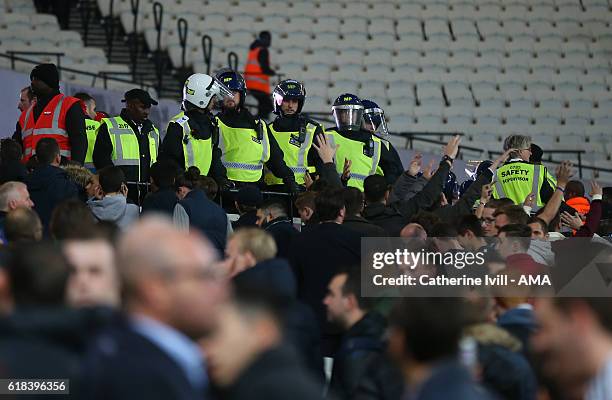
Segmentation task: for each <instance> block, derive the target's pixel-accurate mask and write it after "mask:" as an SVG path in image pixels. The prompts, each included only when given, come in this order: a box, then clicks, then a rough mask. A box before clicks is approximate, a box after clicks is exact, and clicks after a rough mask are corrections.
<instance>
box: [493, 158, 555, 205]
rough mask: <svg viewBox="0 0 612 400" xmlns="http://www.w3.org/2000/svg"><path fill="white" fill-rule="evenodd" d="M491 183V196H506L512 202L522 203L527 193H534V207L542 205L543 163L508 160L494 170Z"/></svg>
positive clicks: (544, 175) (544, 176)
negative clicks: (493, 178) (492, 183)
mask: <svg viewBox="0 0 612 400" xmlns="http://www.w3.org/2000/svg"><path fill="white" fill-rule="evenodd" d="M495 175H496V179H495V184H494V185H493V198H495V199H500V198H504V197H507V198H509V199H511V200H512V201H513V202H514V204H523V202H524V201H525V198H527V196H528V195H529V194H534V195H535V201H536V203H535V204H536V206H537V207H536V208H540V207H542V206H543V205H544V203H543V201H542V198H541V197H540V189H541V188H542V185H543V183H544V179H545V178H546V176H547V173H546V168H545V167H544V166H543V165H534V164H530V163H527V162H522V161H517V162H509V163H507V164H505V165H503V166H501V167H500V168H498V169H497V172H496V174H495Z"/></svg>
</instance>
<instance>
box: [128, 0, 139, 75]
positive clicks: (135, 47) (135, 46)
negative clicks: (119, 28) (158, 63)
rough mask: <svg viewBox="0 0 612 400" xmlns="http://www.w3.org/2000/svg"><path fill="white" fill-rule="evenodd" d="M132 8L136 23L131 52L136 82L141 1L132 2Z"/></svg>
mask: <svg viewBox="0 0 612 400" xmlns="http://www.w3.org/2000/svg"><path fill="white" fill-rule="evenodd" d="M130 6H131V10H132V16H133V17H134V22H133V25H132V34H131V40H130V42H131V43H130V44H131V48H132V51H131V52H130V56H131V60H132V78H133V79H134V81H135V80H136V65H137V63H138V8H139V7H140V0H130Z"/></svg>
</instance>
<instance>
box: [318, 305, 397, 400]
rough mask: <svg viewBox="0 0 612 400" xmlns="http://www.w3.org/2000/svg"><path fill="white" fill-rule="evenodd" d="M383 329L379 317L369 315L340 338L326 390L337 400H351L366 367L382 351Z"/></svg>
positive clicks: (383, 322) (374, 314) (376, 314)
mask: <svg viewBox="0 0 612 400" xmlns="http://www.w3.org/2000/svg"><path fill="white" fill-rule="evenodd" d="M385 327H386V322H385V319H384V317H383V316H382V315H380V314H378V313H376V312H369V313H367V314H366V315H365V316H364V317H363V318H362V319H361V320H359V321H358V322H357V323H356V324H355V325H353V326H352V327H351V328H350V329H349V330H348V331H347V332H346V334H344V336H343V337H342V341H341V343H340V349H339V350H338V352H337V354H336V356H335V357H334V366H333V370H332V377H331V383H330V390H331V392H332V393H333V394H335V395H336V396H337V397H338V399H347V400H350V399H352V398H353V397H354V392H355V390H356V389H357V387H358V386H359V384H360V382H361V381H362V380H363V379H368V377H367V376H366V371H367V368H368V365H369V364H370V363H371V362H373V360H374V359H375V358H376V357H378V356H379V355H380V354H383V353H384V352H385V343H384V342H383V340H382V336H383V334H384V333H385Z"/></svg>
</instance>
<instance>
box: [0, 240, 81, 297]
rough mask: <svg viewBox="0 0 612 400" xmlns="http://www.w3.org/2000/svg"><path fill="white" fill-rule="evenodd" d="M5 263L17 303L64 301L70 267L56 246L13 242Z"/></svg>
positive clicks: (48, 243)
mask: <svg viewBox="0 0 612 400" xmlns="http://www.w3.org/2000/svg"><path fill="white" fill-rule="evenodd" d="M6 267H7V268H6V269H7V272H8V277H9V282H10V288H11V292H12V295H13V299H14V301H15V304H16V305H17V306H18V307H22V306H61V305H63V303H64V298H65V291H66V284H67V282H68V277H69V275H70V270H69V268H68V263H67V262H66V259H65V257H64V255H63V253H62V251H61V249H60V248H59V247H58V246H56V245H54V244H52V243H50V242H30V243H23V244H19V243H18V244H15V245H14V246H13V247H12V248H11V251H10V252H9V257H8V262H7V264H6ZM41 267H44V268H41Z"/></svg>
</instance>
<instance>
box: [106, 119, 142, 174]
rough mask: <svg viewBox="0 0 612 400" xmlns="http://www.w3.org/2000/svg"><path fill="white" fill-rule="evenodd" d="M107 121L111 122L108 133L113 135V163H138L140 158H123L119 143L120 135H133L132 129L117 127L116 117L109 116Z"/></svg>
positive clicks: (121, 147)
mask: <svg viewBox="0 0 612 400" xmlns="http://www.w3.org/2000/svg"><path fill="white" fill-rule="evenodd" d="M108 121H109V122H110V123H111V125H112V126H111V129H110V130H109V132H108V134H109V135H113V136H114V137H115V160H113V163H114V164H115V165H140V160H124V158H123V146H122V143H121V135H134V134H135V133H134V131H133V130H132V129H119V125H118V122H117V117H113V118H109V119H108Z"/></svg>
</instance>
